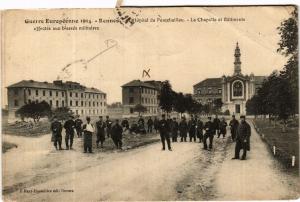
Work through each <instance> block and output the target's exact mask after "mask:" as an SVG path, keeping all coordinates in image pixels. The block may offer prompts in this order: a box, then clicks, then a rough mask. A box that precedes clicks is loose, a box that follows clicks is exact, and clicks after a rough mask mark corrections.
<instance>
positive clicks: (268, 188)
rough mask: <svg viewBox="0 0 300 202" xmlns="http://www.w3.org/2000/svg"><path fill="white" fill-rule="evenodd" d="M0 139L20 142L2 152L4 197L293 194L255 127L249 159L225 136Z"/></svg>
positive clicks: (173, 197)
mask: <svg viewBox="0 0 300 202" xmlns="http://www.w3.org/2000/svg"><path fill="white" fill-rule="evenodd" d="M4 138H5V139H6V140H7V141H10V142H15V143H17V144H18V145H19V147H18V148H17V149H12V150H10V151H8V152H7V153H5V154H4V155H3V162H4V164H5V166H4V172H3V174H4V175H3V176H4V177H3V184H4V189H3V191H4V198H5V199H7V200H13V201H96V200H97V201H98V200H222V199H248V198H251V196H252V197H253V196H255V195H254V194H255V193H258V195H257V197H255V199H262V198H265V197H266V196H267V195H268V194H270V193H272V191H273V192H274V191H275V192H276V193H275V194H274V195H272V198H287V197H288V196H290V194H291V191H289V188H290V187H289V186H291V185H289V183H288V181H287V180H288V179H287V178H284V177H283V175H282V174H281V173H279V172H278V170H277V168H276V167H274V166H272V165H273V163H274V160H273V159H272V157H271V156H270V155H269V154H268V152H267V150H266V148H265V147H264V145H263V143H262V142H261V140H260V139H259V137H258V136H257V134H256V133H253V135H252V144H251V145H252V151H251V153H250V154H249V160H248V161H239V160H238V161H232V160H231V157H232V151H233V147H234V145H233V144H232V143H231V140H230V138H225V139H223V138H220V139H218V138H215V144H214V146H215V147H214V149H213V151H205V150H202V144H199V143H190V142H186V143H174V144H173V151H172V152H169V151H161V145H160V143H155V144H152V145H148V146H145V147H141V148H137V149H134V150H130V151H123V152H113V153H95V154H83V153H82V151H81V150H80V149H79V146H80V144H82V142H81V139H76V142H75V150H74V151H65V150H64V151H61V152H58V151H54V150H53V148H52V145H51V143H50V136H49V135H46V136H42V137H39V138H36V139H31V138H29V139H28V138H26V139H23V138H20V137H14V136H4ZM34 151H35V152H34ZM232 170H235V172H232ZM248 173H252V174H251V175H247V174H248ZM264 173H267V174H264ZM253 176H257V178H254V177H253ZM262 176H264V178H263V179H262ZM250 184H251V185H250ZM264 186H265V187H264ZM243 187H247V190H246V189H244V188H243ZM248 187H250V188H248ZM279 187H281V189H280V190H278V188H279ZM260 189H262V191H261V190H260ZM247 191H248V192H247ZM264 192H266V194H265V195H263V193H264ZM293 193H294V192H293ZM269 196H270V195H269Z"/></svg>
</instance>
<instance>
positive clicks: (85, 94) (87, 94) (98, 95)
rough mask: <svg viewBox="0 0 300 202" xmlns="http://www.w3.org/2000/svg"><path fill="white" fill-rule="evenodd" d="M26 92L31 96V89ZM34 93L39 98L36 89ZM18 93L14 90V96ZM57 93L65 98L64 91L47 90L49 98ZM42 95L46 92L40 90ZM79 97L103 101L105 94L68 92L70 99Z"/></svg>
mask: <svg viewBox="0 0 300 202" xmlns="http://www.w3.org/2000/svg"><path fill="white" fill-rule="evenodd" d="M27 91H28V95H31V89H28V90H27ZM34 91H35V95H36V96H39V92H40V91H39V90H38V89H36V90H34ZM18 92H19V91H18V89H14V93H15V95H18ZM53 92H54V93H53ZM59 93H61V96H62V97H64V96H65V92H64V91H55V90H54V91H52V90H49V92H48V94H49V96H52V94H55V95H56V97H58V96H59ZM42 95H43V96H46V90H42ZM79 95H80V97H81V98H87V97H88V98H97V99H99V98H103V99H105V98H106V95H105V94H96V93H78V92H69V96H70V97H73V96H74V97H79Z"/></svg>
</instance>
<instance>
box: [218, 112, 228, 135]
mask: <svg viewBox="0 0 300 202" xmlns="http://www.w3.org/2000/svg"><path fill="white" fill-rule="evenodd" d="M226 127H227V122H226V121H225V118H224V117H223V118H222V121H221V122H220V132H219V133H218V138H219V137H220V136H221V134H222V135H223V138H225V136H226V132H227V131H226Z"/></svg>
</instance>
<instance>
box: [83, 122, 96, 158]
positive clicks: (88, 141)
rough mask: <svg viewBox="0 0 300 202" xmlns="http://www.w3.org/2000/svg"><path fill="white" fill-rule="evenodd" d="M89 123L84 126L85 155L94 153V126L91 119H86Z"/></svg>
mask: <svg viewBox="0 0 300 202" xmlns="http://www.w3.org/2000/svg"><path fill="white" fill-rule="evenodd" d="M86 121H87V123H86V124H84V125H83V132H84V137H83V149H84V153H86V152H89V153H93V150H92V138H93V133H94V131H95V129H94V126H93V124H91V118H90V117H86Z"/></svg>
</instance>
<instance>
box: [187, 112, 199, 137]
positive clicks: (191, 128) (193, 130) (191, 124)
mask: <svg viewBox="0 0 300 202" xmlns="http://www.w3.org/2000/svg"><path fill="white" fill-rule="evenodd" d="M196 125H197V123H196V120H195V119H194V117H193V115H192V116H191V120H190V121H189V123H188V127H189V137H190V142H192V140H193V139H194V142H196Z"/></svg>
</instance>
